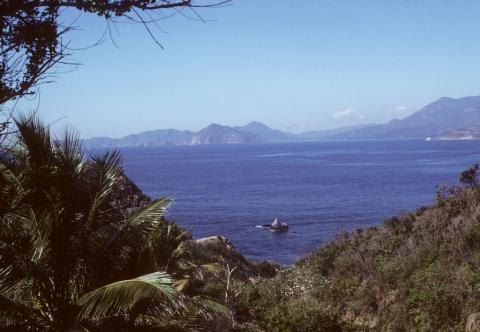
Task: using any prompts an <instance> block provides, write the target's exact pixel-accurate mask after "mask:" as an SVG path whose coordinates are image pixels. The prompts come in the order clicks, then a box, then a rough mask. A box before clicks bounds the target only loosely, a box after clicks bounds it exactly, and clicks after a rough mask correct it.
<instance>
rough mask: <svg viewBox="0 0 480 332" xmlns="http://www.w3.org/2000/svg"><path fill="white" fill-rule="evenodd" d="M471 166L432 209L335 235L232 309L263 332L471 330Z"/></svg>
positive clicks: (476, 272)
mask: <svg viewBox="0 0 480 332" xmlns="http://www.w3.org/2000/svg"><path fill="white" fill-rule="evenodd" d="M478 169H479V167H478V165H475V166H473V167H472V168H470V169H469V170H467V171H465V172H464V173H462V174H461V176H460V182H461V184H460V185H459V186H458V187H452V188H444V189H442V190H439V192H438V193H437V200H436V204H435V205H434V206H431V207H427V208H421V209H418V210H417V211H415V212H412V213H405V214H402V215H399V216H397V217H393V218H390V219H387V220H385V222H384V225H383V226H382V227H372V228H367V229H363V230H362V229H359V230H357V231H355V232H353V233H343V234H339V235H338V236H337V237H336V238H335V239H333V240H332V241H331V242H329V243H327V244H325V245H323V246H322V247H321V248H320V249H319V250H317V251H316V252H315V253H313V254H312V255H310V256H308V257H306V258H304V259H302V260H301V261H299V262H297V263H296V264H295V265H294V266H292V267H290V268H286V269H284V270H283V271H281V272H279V273H278V274H277V275H276V276H275V277H274V278H272V279H269V280H263V281H261V282H259V283H257V284H255V285H252V286H251V287H249V289H248V290H247V291H245V292H244V293H243V297H242V300H241V303H240V304H239V307H238V311H239V313H241V319H242V320H244V321H245V322H247V321H250V322H255V323H256V324H257V325H258V327H260V328H261V329H263V330H266V331H370V330H373V331H375V330H378V331H465V328H466V323H467V319H468V317H469V316H470V318H471V319H470V322H469V325H473V327H472V326H469V330H467V331H478V328H480V327H479V326H478V325H475V324H478V318H477V317H476V315H472V314H474V313H477V312H479V311H480V187H479V185H478V182H479V181H478Z"/></svg>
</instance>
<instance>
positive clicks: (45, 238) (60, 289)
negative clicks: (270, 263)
mask: <svg viewBox="0 0 480 332" xmlns="http://www.w3.org/2000/svg"><path fill="white" fill-rule="evenodd" d="M16 127H17V129H18V133H17V136H16V138H15V139H14V141H13V143H12V144H5V145H4V146H3V153H2V156H1V159H0V160H1V162H0V222H1V227H0V310H1V311H0V327H1V330H5V331H66V330H69V331H75V330H79V331H85V330H88V331H135V330H139V331H146V330H160V331H169V330H174V331H187V330H194V331H197V330H202V329H209V330H213V331H215V330H218V331H222V330H225V329H227V330H228V329H229V328H230V327H231V325H232V322H233V313H232V311H231V310H230V308H229V303H230V302H231V297H232V295H231V294H232V286H231V285H232V284H233V282H232V281H231V279H232V276H231V275H232V273H233V272H235V273H236V278H240V279H242V278H243V279H246V278H247V276H248V275H253V274H255V273H257V270H258V271H260V270H261V269H259V268H257V267H256V266H254V265H252V264H249V263H248V262H246V261H245V259H244V258H243V257H242V256H241V255H239V254H238V253H236V252H234V251H233V249H232V248H231V247H230V246H229V245H228V243H227V242H226V241H223V242H222V241H214V242H213V243H203V244H198V243H196V242H195V241H192V240H191V236H190V234H189V233H188V232H187V231H185V230H184V229H182V228H181V227H179V226H178V225H176V224H175V223H171V222H168V221H166V220H165V219H164V218H163V214H164V212H165V210H166V208H167V207H168V205H169V203H170V200H169V199H168V198H160V199H156V200H153V201H150V199H149V198H148V197H146V196H144V195H142V194H141V192H140V191H139V190H138V188H136V186H135V185H134V184H132V183H131V182H130V181H129V180H128V179H127V178H126V177H125V176H124V175H123V171H122V166H121V162H120V157H119V154H118V153H115V152H114V153H105V154H102V155H99V156H93V157H90V158H87V157H86V156H85V155H84V154H83V153H82V151H81V147H80V140H79V139H78V137H77V136H76V135H75V134H72V133H67V134H66V135H65V136H64V137H62V138H61V139H52V137H51V136H50V131H49V129H48V127H46V126H45V125H43V124H42V123H41V122H40V121H39V120H38V119H37V118H36V117H21V118H19V119H17V120H16ZM212 247H213V248H214V250H211V248H212ZM240 264H242V267H241V268H240V266H239V265H240ZM207 279H208V282H207Z"/></svg>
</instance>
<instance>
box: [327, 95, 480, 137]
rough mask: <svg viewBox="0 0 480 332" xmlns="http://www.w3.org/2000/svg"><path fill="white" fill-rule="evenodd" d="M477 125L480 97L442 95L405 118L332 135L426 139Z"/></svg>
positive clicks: (479, 119) (479, 121)
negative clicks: (448, 96) (449, 96)
mask: <svg viewBox="0 0 480 332" xmlns="http://www.w3.org/2000/svg"><path fill="white" fill-rule="evenodd" d="M479 125H480V96H474V97H463V98H458V99H454V98H447V97H443V98H440V99H438V100H437V101H435V102H433V103H431V104H428V105H427V106H425V107H424V108H422V109H421V110H419V111H418V112H415V113H413V114H411V115H410V116H407V117H406V118H404V119H400V120H399V119H394V120H392V121H390V122H388V123H386V124H381V125H372V126H368V127H366V128H359V129H353V130H350V131H347V132H343V133H341V134H338V135H333V136H331V138H348V139H363V138H421V139H423V138H425V137H428V136H431V137H436V136H439V135H441V134H443V133H444V132H446V131H449V130H453V129H459V128H466V127H471V126H479Z"/></svg>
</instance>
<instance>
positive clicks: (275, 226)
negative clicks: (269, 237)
mask: <svg viewBox="0 0 480 332" xmlns="http://www.w3.org/2000/svg"><path fill="white" fill-rule="evenodd" d="M270 230H271V231H272V232H274V233H278V232H286V231H288V225H287V223H286V222H281V221H279V220H278V218H275V220H274V221H273V222H272V224H271V225H270Z"/></svg>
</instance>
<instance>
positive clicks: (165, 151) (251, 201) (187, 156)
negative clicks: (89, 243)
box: [121, 140, 480, 264]
mask: <svg viewBox="0 0 480 332" xmlns="http://www.w3.org/2000/svg"><path fill="white" fill-rule="evenodd" d="M479 144H480V143H479V142H477V141H431V142H424V141H416V140H388V141H387V140H367V141H365V140H364V141H324V142H312V143H310V142H309V143H304V142H302V143H285V144H284V143H277V144H258V145H218V146H214V145H203V146H174V147H155V148H154V147H152V148H128V149H121V152H122V155H123V160H124V165H125V169H126V173H127V175H128V176H129V177H131V178H132V179H133V180H134V181H135V183H136V184H137V185H138V186H139V187H140V188H141V189H142V190H143V191H144V192H145V193H146V194H148V195H150V196H151V197H154V198H155V197H160V196H171V197H173V198H174V199H175V201H174V204H173V206H172V207H171V208H170V210H169V212H168V218H169V219H171V220H175V221H176V222H177V223H179V224H181V225H182V226H184V227H186V228H188V229H190V230H191V231H192V233H193V236H194V237H195V238H199V237H205V236H212V235H224V236H226V237H227V238H229V239H230V240H232V241H233V243H234V245H235V247H236V248H237V249H238V250H239V251H240V252H241V253H242V254H244V255H246V256H247V257H249V258H252V259H256V260H273V261H277V262H279V263H282V264H290V263H292V262H294V261H295V260H297V259H299V258H301V257H303V256H305V255H307V254H308V253H310V252H312V251H313V250H314V249H315V248H317V247H319V246H320V245H321V244H322V243H324V242H325V241H328V240H329V239H332V238H333V237H334V236H335V235H336V234H337V233H338V232H340V231H350V230H354V229H357V228H361V227H367V226H372V225H380V224H382V222H383V220H384V219H385V218H387V217H390V216H393V215H396V214H398V213H401V212H402V211H409V210H414V209H416V208H418V207H420V206H424V205H428V204H432V203H433V202H434V198H435V191H436V187H437V185H446V184H456V183H457V179H458V175H459V173H460V172H461V171H462V170H464V169H466V168H467V167H468V166H470V165H471V164H473V163H475V162H478V161H480V146H479ZM277 217H278V218H279V219H280V220H282V221H285V222H287V223H288V224H289V226H290V230H289V231H288V232H286V233H272V232H270V231H269V230H267V229H259V228H256V227H255V226H256V225H260V224H265V223H270V222H272V220H273V219H274V218H277Z"/></svg>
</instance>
